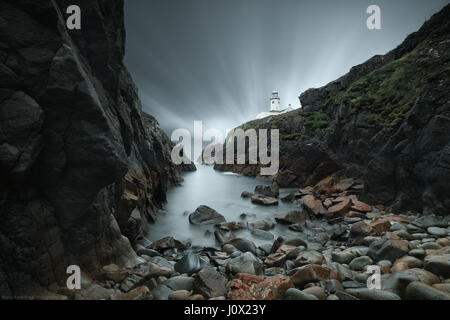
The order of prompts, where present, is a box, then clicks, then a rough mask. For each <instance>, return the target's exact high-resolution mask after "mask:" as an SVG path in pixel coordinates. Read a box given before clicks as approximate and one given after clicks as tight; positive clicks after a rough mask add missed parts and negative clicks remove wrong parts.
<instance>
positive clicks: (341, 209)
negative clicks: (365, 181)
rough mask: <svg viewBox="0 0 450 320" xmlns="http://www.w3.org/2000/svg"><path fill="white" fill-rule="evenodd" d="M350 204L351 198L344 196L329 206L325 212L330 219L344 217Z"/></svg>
mask: <svg viewBox="0 0 450 320" xmlns="http://www.w3.org/2000/svg"><path fill="white" fill-rule="evenodd" d="M350 206H351V200H350V198H343V199H342V201H341V202H339V203H338V204H336V205H334V206H332V207H330V208H328V210H327V212H326V213H325V216H326V217H327V218H328V219H331V218H335V217H343V216H344V215H345V214H346V213H347V212H348V211H349V209H350Z"/></svg>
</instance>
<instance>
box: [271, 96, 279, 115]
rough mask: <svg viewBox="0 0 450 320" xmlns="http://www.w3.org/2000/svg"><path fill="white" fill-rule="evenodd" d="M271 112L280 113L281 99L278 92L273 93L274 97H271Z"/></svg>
mask: <svg viewBox="0 0 450 320" xmlns="http://www.w3.org/2000/svg"><path fill="white" fill-rule="evenodd" d="M270 111H280V97H279V96H278V91H272V96H271V97H270Z"/></svg>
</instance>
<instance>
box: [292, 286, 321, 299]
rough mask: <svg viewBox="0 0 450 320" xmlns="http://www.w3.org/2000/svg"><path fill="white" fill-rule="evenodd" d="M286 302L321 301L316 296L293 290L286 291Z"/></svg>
mask: <svg viewBox="0 0 450 320" xmlns="http://www.w3.org/2000/svg"><path fill="white" fill-rule="evenodd" d="M284 300H319V299H318V298H317V297H316V296H314V295H312V294H310V293H306V292H304V291H301V290H298V289H295V288H291V289H288V290H286V293H285V295H284Z"/></svg>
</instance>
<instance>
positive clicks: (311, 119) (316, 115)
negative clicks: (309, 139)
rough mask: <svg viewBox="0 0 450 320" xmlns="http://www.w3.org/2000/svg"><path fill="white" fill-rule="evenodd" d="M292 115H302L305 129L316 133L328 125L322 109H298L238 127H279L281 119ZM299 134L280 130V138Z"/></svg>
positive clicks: (290, 138)
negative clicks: (305, 110)
mask: <svg viewBox="0 0 450 320" xmlns="http://www.w3.org/2000/svg"><path fill="white" fill-rule="evenodd" d="M294 117H302V118H303V121H304V122H303V123H304V125H305V127H306V129H307V130H308V131H310V132H312V133H318V132H319V131H320V130H322V129H325V128H327V127H328V117H327V115H326V114H325V113H324V112H322V111H312V112H304V111H302V110H301V109H300V110H294V111H291V112H288V113H284V114H281V115H279V116H272V117H270V118H264V119H258V120H253V121H250V122H247V123H245V124H243V125H241V126H240V127H238V128H240V129H242V130H244V131H246V130H248V129H261V128H266V129H279V128H282V127H283V126H282V122H283V121H286V120H287V119H288V118H294ZM300 135H301V133H300V132H293V133H291V132H290V133H283V132H280V139H281V140H293V139H295V138H296V137H298V136H300Z"/></svg>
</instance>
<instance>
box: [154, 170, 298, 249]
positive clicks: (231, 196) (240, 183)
mask: <svg viewBox="0 0 450 320" xmlns="http://www.w3.org/2000/svg"><path fill="white" fill-rule="evenodd" d="M183 178H184V182H183V183H182V186H181V187H170V188H169V190H168V193H167V205H166V206H165V208H164V210H163V212H162V213H161V214H160V215H159V217H158V221H157V222H156V223H154V224H150V232H149V234H148V235H147V238H148V239H149V240H151V241H155V240H158V239H161V238H164V237H166V236H173V237H174V238H176V239H178V240H181V241H187V240H190V241H192V244H193V245H198V246H217V245H218V243H217V242H216V240H215V237H214V234H213V232H214V230H215V228H214V226H213V225H209V226H194V225H191V224H190V223H189V220H188V215H184V214H183V213H184V212H185V211H188V212H189V213H191V212H193V211H194V210H195V209H196V208H197V207H198V206H200V205H207V206H209V207H211V208H213V209H215V210H216V211H217V212H219V213H220V214H222V215H223V216H224V217H225V219H226V220H227V222H229V221H242V222H244V223H246V222H247V221H252V220H259V219H266V218H269V219H274V217H275V216H276V215H277V214H280V213H286V212H289V211H291V210H296V209H298V206H297V205H295V204H290V203H283V202H282V201H279V205H278V206H261V205H255V204H253V203H251V201H250V199H243V198H241V193H242V191H250V192H254V190H255V186H256V185H258V184H269V183H270V181H268V180H256V179H254V178H249V177H244V176H241V175H237V174H233V173H224V172H220V171H216V170H214V169H213V168H212V167H208V166H202V165H198V166H197V171H195V172H189V173H185V174H183ZM293 190H295V189H281V190H280V195H284V194H287V193H289V192H292V191H293ZM242 213H247V214H248V213H250V214H251V213H253V214H256V217H250V218H247V219H245V220H242V219H241V218H240V217H239V216H240V215H241V214H242ZM206 230H210V231H211V235H210V236H208V237H207V236H205V232H206ZM271 232H272V233H273V234H274V236H275V238H276V237H277V236H279V235H294V234H295V233H294V232H293V231H291V230H289V229H288V228H287V227H286V226H283V225H279V224H277V225H276V227H275V229H273V230H271ZM234 234H235V235H236V237H240V238H247V239H249V240H252V241H254V242H255V244H257V245H259V244H262V243H269V242H273V241H269V240H261V239H256V238H254V237H253V236H252V235H251V234H250V233H249V231H248V230H241V231H234ZM297 235H298V234H297Z"/></svg>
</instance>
